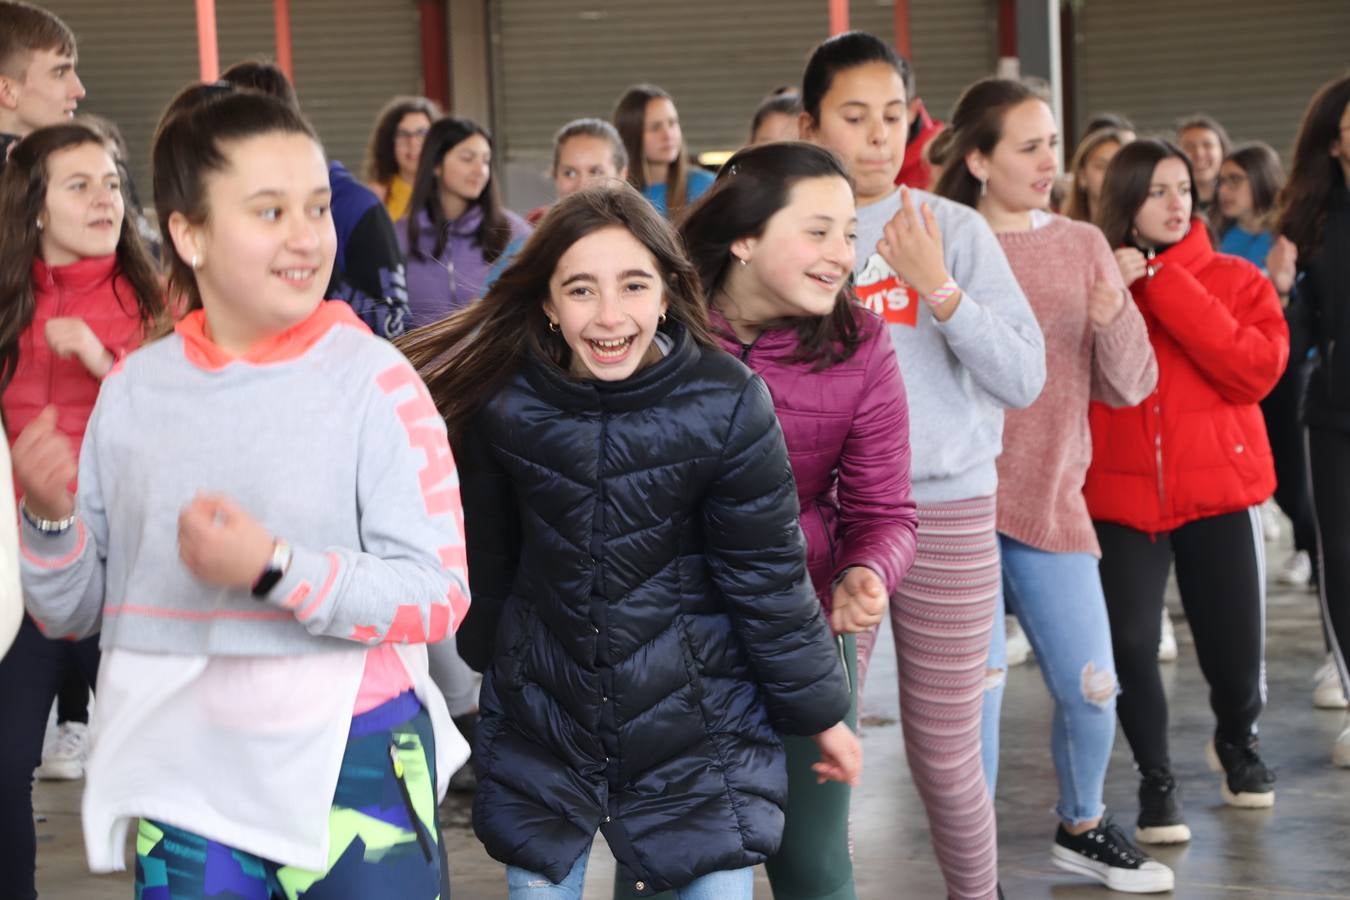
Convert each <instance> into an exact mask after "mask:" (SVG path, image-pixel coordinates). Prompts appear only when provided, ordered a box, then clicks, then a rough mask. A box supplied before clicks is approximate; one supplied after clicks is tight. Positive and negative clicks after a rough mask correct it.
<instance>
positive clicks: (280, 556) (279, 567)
mask: <svg viewBox="0 0 1350 900" xmlns="http://www.w3.org/2000/svg"><path fill="white" fill-rule="evenodd" d="M290 568H291V545H290V544H288V543H286V542H285V541H283V540H282V539H281V538H277V539H276V540H274V541H273V542H272V555H271V556H270V557H269V558H268V560H267V567H266V568H265V569H263V570H262V574H260V575H259V576H258V579H257V580H256V581H254V582H253V588H252V594H253V596H254V597H258V598H262V597H266V596H267V595H268V593H270V592H271V590H272V588H274V587H276V586H277V582H278V581H280V580H281V579H282V578H284V577H286V573H287V572H288V571H289V570H290Z"/></svg>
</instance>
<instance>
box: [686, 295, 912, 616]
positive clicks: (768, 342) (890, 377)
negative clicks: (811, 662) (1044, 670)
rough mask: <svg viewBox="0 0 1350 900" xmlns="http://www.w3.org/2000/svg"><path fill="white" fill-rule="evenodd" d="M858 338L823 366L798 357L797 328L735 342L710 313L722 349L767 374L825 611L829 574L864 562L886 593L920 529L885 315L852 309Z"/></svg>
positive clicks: (904, 409) (900, 574) (900, 385)
mask: <svg viewBox="0 0 1350 900" xmlns="http://www.w3.org/2000/svg"><path fill="white" fill-rule="evenodd" d="M856 315H857V316H858V318H859V324H860V326H861V327H862V332H863V341H862V343H861V344H860V345H859V347H858V349H857V351H856V352H855V353H854V354H853V356H852V357H850V358H849V359H847V360H845V361H844V362H841V363H837V364H835V365H833V366H830V367H829V368H827V369H824V370H821V371H815V370H814V368H813V364H811V363H804V362H797V361H795V360H794V359H793V356H794V355H795V354H796V351H797V332H796V330H795V329H792V328H785V329H775V330H771V331H765V332H763V333H762V334H761V335H760V336H759V337H758V338H757V339H756V340H755V342H754V343H753V344H742V343H741V342H740V341H739V340H738V339H737V338H736V337H735V336H734V335H733V334H732V332H731V328H730V326H728V325H727V322H726V319H724V318H723V317H722V315H721V314H720V313H719V312H718V311H717V310H716V309H714V310H712V311H711V313H710V318H711V324H712V327H713V330H714V332H715V333H716V334H717V336H718V338H719V339H720V340H721V342H722V345H723V347H725V348H726V350H727V352H728V353H732V354H735V355H736V356H737V357H738V358H739V359H740V360H741V362H743V363H745V364H746V365H747V366H749V367H750V369H751V370H753V371H754V372H755V373H756V374H757V375H759V376H760V377H761V378H763V379H764V381H765V383H766V384H768V386H769V392H770V393H771V394H772V395H773V405H774V410H775V411H776V412H777V413H778V421H779V423H780V424H781V425H782V426H783V436H784V438H786V440H787V448H788V458H789V459H790V461H791V463H792V474H793V475H794V477H795V478H796V480H797V499H798V501H799V503H800V505H801V524H802V531H803V532H804V533H805V535H806V563H807V570H808V571H809V572H810V574H811V583H812V585H813V586H814V587H815V589H816V593H817V594H818V595H819V597H820V601H821V604H822V605H823V606H824V607H825V610H826V612H827V613H828V612H829V609H830V595H831V587H832V585H833V582H834V580H835V578H837V577H838V576H839V574H840V573H841V572H843V571H844V569H847V568H848V567H850V566H867V567H868V568H869V569H872V570H873V571H874V572H876V573H877V574H878V575H879V576H880V577H881V580H882V581H883V582H885V584H886V590H887V592H888V593H889V592H893V591H894V590H895V589H896V588H897V587H898V586H899V585H900V582H901V580H902V579H903V578H904V577H905V573H906V572H908V571H909V567H910V565H911V564H912V563H913V562H914V540H915V532H916V530H917V528H918V517H917V515H916V514H915V507H914V499H913V497H912V496H911V495H910V488H909V407H908V405H907V403H906V401H905V384H904V381H903V380H902V379H901V377H900V367H899V365H898V364H897V363H896V360H895V349H894V348H893V347H892V346H891V339H890V336H889V335H888V334H887V333H886V328H885V325H884V324H883V322H882V320H881V319H880V318H879V317H878V316H876V315H874V314H872V313H870V312H867V311H865V310H863V309H861V308H859V309H857V310H856Z"/></svg>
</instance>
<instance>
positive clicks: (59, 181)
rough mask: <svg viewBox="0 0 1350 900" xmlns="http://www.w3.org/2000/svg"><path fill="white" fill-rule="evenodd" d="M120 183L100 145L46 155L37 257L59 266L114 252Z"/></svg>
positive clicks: (119, 217) (119, 216)
mask: <svg viewBox="0 0 1350 900" xmlns="http://www.w3.org/2000/svg"><path fill="white" fill-rule="evenodd" d="M122 216H123V206H122V185H121V176H120V175H119V174H118V172H117V166H116V165H115V164H114V163H113V159H112V156H111V155H110V154H109V153H108V149H107V148H106V147H104V146H103V145H102V144H79V145H77V146H74V147H66V148H65V149H63V150H57V151H56V152H55V153H53V154H51V156H49V157H48V158H47V199H46V202H45V203H44V204H43V209H42V215H41V216H39V218H38V221H39V222H41V224H42V236H41V241H40V244H41V250H42V259H43V261H44V262H46V263H47V264H48V265H52V266H60V265H65V264H67V263H72V262H76V261H78V260H81V259H86V258H89V257H94V256H108V255H109V254H111V253H113V252H115V251H116V250H117V239H118V237H119V236H120V235H121V233H122Z"/></svg>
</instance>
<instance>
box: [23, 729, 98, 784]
mask: <svg viewBox="0 0 1350 900" xmlns="http://www.w3.org/2000/svg"><path fill="white" fill-rule="evenodd" d="M88 753H89V726H88V725H85V724H83V723H81V722H63V723H62V724H60V725H58V726H57V728H56V739H55V740H53V741H52V742H51V745H50V746H48V747H44V748H43V752H42V765H40V766H38V768H37V771H36V772H34V773H33V774H35V775H36V776H37V777H38V778H41V779H42V780H43V781H78V780H79V779H81V778H83V777H84V760H85V757H86V756H87V755H88Z"/></svg>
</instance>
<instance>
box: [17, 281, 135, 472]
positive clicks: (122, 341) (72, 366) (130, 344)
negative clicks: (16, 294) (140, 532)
mask: <svg viewBox="0 0 1350 900" xmlns="http://www.w3.org/2000/svg"><path fill="white" fill-rule="evenodd" d="M116 270H117V257H116V256H115V255H112V256H97V257H92V258H89V259H82V260H80V261H79V262H76V263H70V264H69V265H64V266H48V265H47V264H46V263H44V262H43V261H42V260H40V259H36V260H34V261H33V293H34V299H35V300H36V304H35V306H34V309H33V321H32V322H31V323H29V325H28V328H26V329H25V330H24V332H23V334H21V335H20V336H19V365H18V368H17V369H16V370H15V372H14V378H13V379H12V380H11V381H10V383H9V387H7V388H6V389H5V393H4V396H3V398H0V405H3V407H4V411H5V424H6V426H7V430H8V432H9V442H10V446H13V444H14V441H15V440H17V439H18V437H19V433H20V432H21V431H23V429H24V428H25V427H26V426H27V425H28V423H29V422H31V421H33V420H34V419H35V418H37V415H38V413H40V412H42V410H43V408H44V407H46V406H47V405H49V404H54V405H55V406H56V410H57V417H56V427H57V428H58V429H59V430H60V431H61V433H63V434H64V435H65V436H66V437H68V438H70V443H71V446H72V447H73V448H74V450H75V452H76V454H77V455H78V453H79V452H80V444H81V442H83V440H84V427H85V424H86V423H87V422H88V421H89V414H90V413H91V412H93V410H94V401H95V400H97V399H98V389H99V384H100V382H99V380H98V379H97V378H95V377H94V376H93V375H91V374H89V370H88V369H86V368H85V367H84V364H83V363H81V362H80V361H79V360H78V359H76V358H75V357H73V356H72V357H70V358H69V359H60V358H59V357H57V355H56V354H55V353H53V352H52V348H51V347H49V346H48V345H47V338H46V329H47V322H48V320H50V319H56V318H62V317H74V318H80V319H83V320H84V322H85V324H86V325H88V326H89V327H90V328H91V329H93V332H94V334H95V335H97V336H98V339H99V340H100V341H102V342H103V346H105V347H107V348H108V349H109V350H111V351H112V352H113V353H114V354H115V355H116V356H117V357H118V358H121V357H123V356H125V355H126V354H127V353H129V352H130V351H131V350H133V349H134V348H135V347H136V346H137V345H138V344H139V343H140V342H141V339H142V331H141V317H140V310H139V307H138V305H137V303H136V294H135V292H134V291H133V290H132V287H131V284H130V283H129V282H128V281H127V280H126V279H124V278H122V277H121V276H120V275H119V274H117V271H116ZM114 286H116V291H114V289H113V288H114ZM72 488H73V485H72ZM14 489H15V494H16V495H18V494H21V493H22V492H21V491H20V490H19V486H18V482H17V481H16V482H15V485H14Z"/></svg>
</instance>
